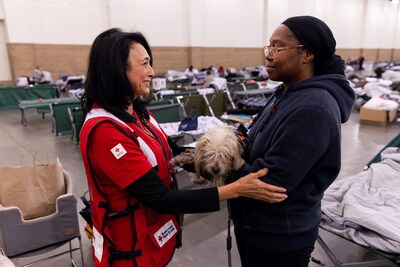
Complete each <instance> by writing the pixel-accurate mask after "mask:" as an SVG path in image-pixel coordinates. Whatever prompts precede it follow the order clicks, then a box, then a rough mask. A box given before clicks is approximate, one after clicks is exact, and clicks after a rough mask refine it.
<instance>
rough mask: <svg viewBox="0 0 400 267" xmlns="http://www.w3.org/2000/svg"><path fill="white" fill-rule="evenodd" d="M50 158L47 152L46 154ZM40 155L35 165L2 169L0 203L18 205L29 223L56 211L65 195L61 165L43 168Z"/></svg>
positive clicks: (0, 175) (34, 160) (48, 165)
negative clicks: (60, 197)
mask: <svg viewBox="0 0 400 267" xmlns="http://www.w3.org/2000/svg"><path fill="white" fill-rule="evenodd" d="M46 156H47V153H46ZM36 157H37V153H36V154H35V155H34V156H33V164H32V165H31V166H28V165H27V166H24V165H21V166H14V167H0V203H1V204H2V205H3V206H4V207H8V206H16V207H18V208H19V209H20V210H21V212H22V216H23V218H24V219H25V220H29V219H33V218H38V217H43V216H46V215H50V214H52V213H54V212H55V211H56V199H57V197H58V196H60V195H62V194H64V193H65V185H64V177H63V169H62V165H61V163H59V162H58V159H57V163H54V164H49V163H48V156H47V164H42V165H39V164H37V163H36Z"/></svg>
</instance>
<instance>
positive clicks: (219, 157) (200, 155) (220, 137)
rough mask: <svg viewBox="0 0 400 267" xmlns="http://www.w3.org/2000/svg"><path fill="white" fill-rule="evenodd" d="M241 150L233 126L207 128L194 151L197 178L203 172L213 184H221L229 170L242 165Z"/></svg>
mask: <svg viewBox="0 0 400 267" xmlns="http://www.w3.org/2000/svg"><path fill="white" fill-rule="evenodd" d="M242 152H243V148H242V145H241V144H240V140H239V138H238V137H237V135H236V133H235V128H234V127H233V126H221V127H216V128H214V129H211V130H209V131H208V132H207V133H205V134H204V135H203V136H202V137H200V138H199V140H198V142H197V145H196V148H195V151H194V156H195V168H196V174H197V176H198V178H200V176H201V174H203V175H204V174H205V175H207V177H206V178H207V179H209V180H211V181H212V183H213V185H214V186H220V185H223V184H224V183H225V179H226V177H227V176H229V175H230V173H231V171H232V170H238V169H239V168H240V167H241V166H242V165H243V163H244V160H243V159H242V157H241V155H242Z"/></svg>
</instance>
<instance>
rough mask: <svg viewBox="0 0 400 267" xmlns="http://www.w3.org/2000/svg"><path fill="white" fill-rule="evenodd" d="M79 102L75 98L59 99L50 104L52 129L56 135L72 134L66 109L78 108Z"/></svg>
mask: <svg viewBox="0 0 400 267" xmlns="http://www.w3.org/2000/svg"><path fill="white" fill-rule="evenodd" d="M80 106H81V102H80V100H79V99H76V98H60V99H59V101H56V102H52V103H50V108H51V111H52V114H53V129H52V131H53V132H55V134H56V135H63V134H71V133H72V132H73V129H72V124H71V119H70V116H69V114H68V108H74V107H80Z"/></svg>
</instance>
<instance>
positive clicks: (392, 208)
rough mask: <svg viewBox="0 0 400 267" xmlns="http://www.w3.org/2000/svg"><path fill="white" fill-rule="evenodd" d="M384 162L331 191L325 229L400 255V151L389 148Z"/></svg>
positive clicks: (341, 181)
mask: <svg viewBox="0 0 400 267" xmlns="http://www.w3.org/2000/svg"><path fill="white" fill-rule="evenodd" d="M381 158H382V160H381V161H380V162H378V163H374V164H371V166H370V168H369V169H368V170H366V171H363V172H360V173H358V174H356V175H354V176H350V177H346V178H342V179H339V180H336V181H335V182H334V183H333V184H332V185H331V186H330V187H329V188H328V190H327V191H326V192H325V196H324V198H323V199H322V212H323V213H322V222H321V226H322V227H323V228H325V229H327V230H329V231H331V232H333V233H335V234H337V235H339V236H342V237H345V238H347V239H350V240H353V241H354V242H356V243H358V244H360V245H363V246H367V247H372V248H375V249H379V250H382V251H385V252H390V253H399V251H400V223H399V222H400V148H398V147H388V148H386V149H385V150H383V152H382V153H381Z"/></svg>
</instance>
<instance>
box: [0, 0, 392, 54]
mask: <svg viewBox="0 0 400 267" xmlns="http://www.w3.org/2000/svg"><path fill="white" fill-rule="evenodd" d="M1 3H2V4H3V5H1ZM3 6H4V8H3V10H2V7H3ZM2 11H3V13H4V21H5V27H6V34H7V36H6V37H7V38H6V39H7V40H8V41H9V42H11V43H44V44H90V43H91V42H92V41H93V39H94V37H95V36H96V35H98V34H99V33H100V32H102V31H103V30H105V29H107V28H110V27H121V28H123V29H125V30H139V31H142V32H143V33H144V34H145V35H146V36H147V37H148V39H149V41H150V43H151V45H153V46H195V47H197V46H199V47H261V46H262V45H264V44H266V43H267V42H268V38H269V36H270V35H271V34H272V31H273V30H274V29H275V28H276V27H277V26H278V25H279V24H280V23H281V22H282V21H283V20H284V19H286V18H287V17H290V16H296V15H314V16H317V17H319V18H321V19H323V20H324V21H325V22H326V23H327V24H328V25H329V26H330V27H331V28H332V31H333V32H334V35H335V37H336V40H337V44H338V45H337V46H338V47H340V48H392V47H399V46H400V44H399V43H400V41H399V39H400V37H399V34H398V33H397V32H398V31H399V30H400V29H399V23H400V22H399V18H398V16H399V15H398V13H399V6H398V5H397V6H395V5H392V4H391V3H390V2H389V1H387V0H302V1H299V0H201V1H196V0H146V1H143V0H0V19H1V14H2Z"/></svg>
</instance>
